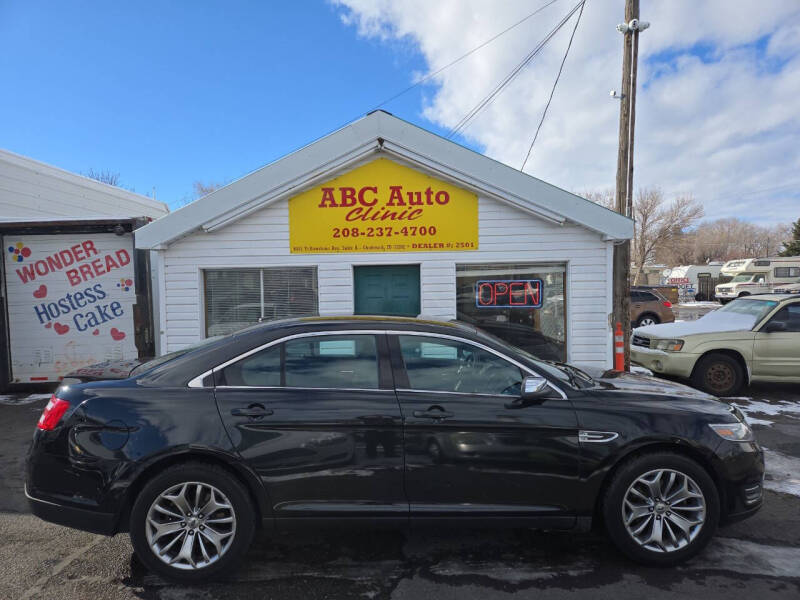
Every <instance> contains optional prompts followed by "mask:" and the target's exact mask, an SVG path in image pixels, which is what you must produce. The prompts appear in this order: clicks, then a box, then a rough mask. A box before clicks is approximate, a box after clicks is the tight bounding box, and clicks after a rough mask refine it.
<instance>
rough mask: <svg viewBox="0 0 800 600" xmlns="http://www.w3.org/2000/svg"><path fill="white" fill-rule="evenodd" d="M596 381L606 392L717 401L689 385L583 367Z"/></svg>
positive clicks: (647, 376) (598, 386) (634, 374)
mask: <svg viewBox="0 0 800 600" xmlns="http://www.w3.org/2000/svg"><path fill="white" fill-rule="evenodd" d="M580 369H581V370H582V371H585V372H586V373H587V374H588V375H590V376H591V377H592V379H594V381H595V385H596V387H597V388H600V389H601V390H604V391H621V392H635V393H637V394H646V395H648V396H669V397H671V398H687V399H692V400H716V399H717V398H716V397H715V396H712V395H710V394H706V393H705V392H701V391H699V390H696V389H694V388H691V387H689V386H688V385H683V384H681V383H675V382H673V381H667V380H666V379H660V378H658V377H652V376H650V375H638V374H636V373H626V372H621V371H612V370H608V371H606V370H603V369H599V368H596V367H583V366H581V367H580Z"/></svg>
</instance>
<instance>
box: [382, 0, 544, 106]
mask: <svg viewBox="0 0 800 600" xmlns="http://www.w3.org/2000/svg"><path fill="white" fill-rule="evenodd" d="M556 2H558V0H550V2H548V3H547V4H543V5H542V6H540V7H539V8H537V9H536V10H535V11H533V12H532V13H531V14H529V15H528V16H526V17H523V18H522V19H520V20H519V21H517V22H516V23H514V24H513V25H511V26H510V27H507V28H506V29H504V30H503V31H501V32H500V33H498V34H497V35H495V36H493V37H491V38H489V39H488V40H486V41H485V42H483V43H482V44H480V45H478V46H475V47H474V48H473V49H472V50H470V51H469V52H466V53H465V54H462V55H461V56H459V57H458V58H456V59H455V60H453V61H451V62H449V63H447V64H446V65H444V66H443V67H440V68H439V69H437V70H436V71H434V72H433V73H429V74H427V75H425V77H422V78H421V79H418V80H417V81H416V82H414V83H413V84H411V85H410V86H408V87H407V88H405V89H404V90H402V91H400V92H397V93H396V94H394V95H393V96H391V97H389V98H387V99H386V100H384V101H383V102H381V103H380V104H376V105H375V106H374V107H372V109H370V110H369V111H368V112H372V111H374V110H378V109H379V108H380V107H381V106H384V105H386V104H388V103H389V102H391V101H392V100H395V99H397V98H399V97H400V96H402V95H403V94H406V93H408V92H410V91H411V90H413V89H414V88H415V87H417V86H420V85H422V84H423V83H425V82H426V81H429V80H430V79H432V78H434V77H436V76H437V75H438V74H439V73H441V72H442V71H444V70H445V69H449V68H450V67H452V66H453V65H455V64H456V63H459V62H461V61H462V60H464V59H465V58H467V57H468V56H471V55H472V54H474V53H475V52H477V51H478V50H480V49H481V48H483V47H484V46H488V45H489V44H491V43H492V42H493V41H495V40H496V39H497V38H499V37H500V36H502V35H505V34H506V33H508V32H509V31H511V30H512V29H514V28H516V27H518V26H519V25H522V24H523V23H524V22H525V21H527V20H528V19H530V18H531V17H534V16H536V15H537V14H539V13H540V12H542V11H543V10H544V9H545V8H547V7H548V6H550V5H552V4H555V3H556Z"/></svg>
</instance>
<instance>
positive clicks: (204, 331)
mask: <svg viewBox="0 0 800 600" xmlns="http://www.w3.org/2000/svg"><path fill="white" fill-rule="evenodd" d="M271 269H311V270H312V276H311V277H312V280H313V282H314V284H315V286H316V291H317V302H316V308H315V312H314V313H312V314H310V315H308V314H304V315H297V316H319V300H320V295H319V265H318V264H314V263H301V264H296V265H286V264H268V265H255V266H243V265H230V264H225V265H201V266H198V267H197V283H198V289H199V294H200V332H199V333H200V337H201V338H202V339H207V338H208V337H209V335H208V328H209V323H208V294H207V289H208V285H207V281H208V272H209V271H258V272H259V287H260V290H259V295H260V298H259V302H258V304H259V310H260V312H261V313H262V315H263V314H264V306H265V303H264V293H263V292H264V276H265V272H266V271H270V270H271ZM279 318H281V319H282V318H286V317H279ZM289 318H292V317H289ZM270 320H272V319H269V318H266V316H265V315H264V316H261V317H259V319H258V321H256V323H263V322H267V321H270ZM256 323H252V324H251V325H255V324H256ZM231 333H235V331H234V332H231ZM214 337H216V336H214Z"/></svg>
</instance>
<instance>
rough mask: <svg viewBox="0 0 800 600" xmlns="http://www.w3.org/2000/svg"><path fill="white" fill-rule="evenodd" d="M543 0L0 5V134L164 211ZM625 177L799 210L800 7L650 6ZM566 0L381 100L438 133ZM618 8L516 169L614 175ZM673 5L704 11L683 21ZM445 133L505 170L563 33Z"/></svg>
mask: <svg viewBox="0 0 800 600" xmlns="http://www.w3.org/2000/svg"><path fill="white" fill-rule="evenodd" d="M546 2H547V0H498V1H497V2H488V1H486V0H436V1H435V2H432V1H431V0H327V1H326V0H296V1H293V2H279V1H272V2H259V1H256V0H251V1H247V2H245V1H244V0H226V1H222V0H219V1H211V0H196V1H189V0H182V1H169V2H153V1H148V0H137V1H136V2H112V1H106V2H101V1H93V2H88V1H81V0H71V1H70V2H62V1H54V0H49V1H36V0H0V73H2V82H3V84H4V85H3V87H2V92H1V93H0V147H1V148H5V149H8V150H11V151H12V152H16V153H19V154H22V155H26V156H30V157H33V158H35V159H38V160H42V161H44V162H47V163H50V164H53V165H56V166H59V167H61V168H64V169H67V170H70V171H74V172H86V171H87V170H89V169H94V170H98V171H100V170H109V171H111V172H118V173H119V174H120V176H121V183H122V185H123V186H124V187H128V188H133V189H135V191H137V192H139V193H145V194H150V193H151V191H152V188H153V187H155V188H156V195H157V197H158V199H159V200H162V201H165V202H168V203H169V204H170V205H171V206H172V207H173V208H174V207H176V206H179V205H180V204H182V203H185V202H186V201H188V200H189V199H190V197H191V194H192V184H193V182H195V181H201V182H204V183H209V182H229V181H232V180H235V179H238V178H239V177H241V176H243V175H245V174H247V173H249V172H251V171H253V170H254V169H257V168H259V167H261V166H263V165H264V164H267V163H269V162H271V161H273V160H275V159H277V158H280V157H281V156H283V155H285V154H287V153H288V152H291V151H292V150H294V149H296V148H298V147H300V146H302V145H305V144H307V143H309V142H311V141H313V140H315V139H317V138H319V137H321V136H323V135H325V134H326V133H328V132H330V131H332V130H333V129H336V128H337V127H340V126H341V125H343V124H344V123H346V122H348V121H349V120H351V119H353V118H356V117H358V116H360V115H362V114H364V113H365V112H366V111H368V110H370V109H371V108H373V107H374V106H375V105H376V104H377V103H379V102H380V101H382V100H384V99H386V98H388V97H390V96H392V95H393V94H395V93H396V92H398V91H400V90H402V89H404V88H405V87H407V86H408V85H409V83H410V82H411V81H413V80H414V77H415V75H416V74H419V73H426V72H428V70H429V69H431V70H435V69H437V68H439V67H441V66H442V65H444V64H447V63H449V62H450V61H452V60H453V59H455V58H457V57H459V56H461V55H462V54H464V53H466V52H467V51H469V50H471V49H472V48H474V47H475V46H477V45H478V44H480V43H481V42H484V41H486V40H488V39H489V38H491V37H493V36H494V35H495V34H497V33H498V32H500V31H502V30H504V29H506V28H507V27H509V26H510V25H511V24H513V23H515V22H517V21H519V20H520V19H522V18H523V17H525V16H526V15H529V14H530V13H531V12H533V11H534V10H535V9H537V8H539V7H541V6H542V5H544V4H546ZM642 4H643V6H642V12H643V14H642V18H643V19H646V20H650V21H651V22H652V26H651V28H650V29H648V30H647V31H645V32H644V33H643V34H642V37H641V42H640V49H639V54H640V59H641V61H640V71H639V83H640V88H639V94H638V96H637V121H636V122H637V132H636V171H635V180H634V186H635V187H636V188H637V189H638V188H640V187H644V186H657V187H660V188H661V189H662V190H664V192H665V195H666V196H667V197H668V198H673V197H676V196H680V195H692V196H694V197H695V198H696V199H698V200H699V201H700V202H701V203H702V204H703V205H704V206H705V209H706V218H707V219H713V218H719V217H740V218H744V219H747V220H753V221H756V222H760V223H764V224H771V223H788V222H790V221H794V220H795V219H796V218H797V217H798V210H800V175H798V174H799V173H800V154H799V153H798V152H797V140H798V139H800V119H798V114H799V113H798V109H797V106H798V103H797V98H798V97H800V5H798V3H797V0H771V4H770V9H769V10H764V9H763V7H762V6H761V5H760V4H759V3H741V4H737V7H736V9H735V10H731V8H730V4H729V2H728V0H704V2H702V3H697V2H696V1H695V0H669V1H666V0H665V1H663V2H652V3H650V2H648V3H642ZM573 5H574V2H573V0H558V1H557V2H555V3H553V4H552V5H549V6H547V7H546V8H545V9H543V10H542V11H541V13H540V14H537V15H536V16H535V17H534V18H532V19H530V20H526V21H525V22H524V23H523V24H522V25H521V26H520V27H518V28H515V29H514V30H513V31H511V32H509V33H507V34H505V35H504V36H502V37H501V38H499V39H498V40H497V41H495V42H493V43H492V44H490V45H488V46H486V47H485V48H483V49H481V50H480V51H478V52H476V53H475V54H473V55H470V56H469V58H467V59H466V60H464V61H462V62H459V63H458V64H457V65H456V66H454V67H453V68H451V69H448V70H447V71H445V72H444V73H442V74H441V75H440V76H437V77H436V78H434V80H432V81H431V82H430V83H431V84H430V85H425V86H421V87H420V88H417V89H415V90H413V91H412V92H410V93H408V94H406V95H404V96H403V97H401V98H399V99H397V100H395V101H393V102H392V103H391V104H389V105H387V106H386V107H384V108H385V109H386V110H389V111H390V112H392V113H394V114H395V115H397V116H399V117H401V118H404V119H406V120H409V121H411V122H414V123H417V124H419V125H421V126H422V127H425V128H427V129H430V130H432V131H434V132H436V133H446V132H447V131H449V129H450V128H451V127H453V126H454V125H455V124H456V123H458V122H459V120H460V119H461V118H462V117H463V116H464V115H465V114H467V113H468V111H469V110H470V109H472V108H473V107H474V106H475V105H476V103H477V102H479V101H480V100H481V99H482V98H483V97H484V95H485V94H486V93H487V92H488V91H489V90H490V89H491V88H492V87H493V86H494V85H495V84H496V83H497V82H498V81H499V80H500V79H501V78H502V77H503V76H505V75H506V74H507V73H508V72H509V71H510V69H511V68H512V67H513V66H514V65H515V64H516V63H518V62H519V60H520V58H521V57H522V56H524V55H525V54H527V53H528V52H529V51H530V50H531V48H532V47H533V46H534V45H535V43H536V42H537V41H538V40H540V39H541V38H542V36H543V35H545V33H546V32H547V31H549V30H550V28H551V27H552V26H553V25H554V24H555V23H556V22H557V21H558V20H559V19H560V18H561V17H562V16H563V15H564V14H565V13H566V12H567V11H568V10H569V8H570V7H571V6H573ZM621 6H622V3H621V1H620V0H589V1H588V2H587V4H586V9H585V11H584V14H583V18H582V21H581V24H580V28H579V29H578V31H577V35H576V37H575V43H574V45H573V47H572V49H571V53H570V55H569V60H568V61H567V63H566V66H565V69H564V73H563V76H562V77H561V79H560V82H559V87H558V89H557V91H556V94H555V96H554V98H553V103H552V106H551V107H550V109H549V112H548V114H547V119H546V121H545V122H544V126H543V127H542V130H541V134H540V136H539V138H538V139H537V142H536V147H535V148H534V150H533V153H532V155H531V160H530V161H529V162H528V164H527V166H526V169H525V170H526V172H528V173H530V174H532V175H535V176H537V177H539V178H541V179H543V180H545V181H548V182H550V183H553V184H555V185H558V186H561V187H563V188H565V189H568V190H570V191H575V192H578V193H582V192H588V191H594V190H603V189H608V188H611V187H613V183H614V174H615V170H616V143H617V130H618V114H619V104H618V101H617V100H612V99H610V98H609V95H608V92H609V90H610V89H618V88H619V84H620V61H621V46H622V44H621V38H620V36H619V34H618V33H617V32H616V29H615V27H616V24H617V23H618V22H619V21H620V20H621V16H622V15H621ZM687 11H692V12H693V14H695V17H696V18H695V21H694V22H697V23H713V27H687V26H686V21H685V18H686V17H685V15H686V14H687ZM571 24H572V22H570V27H566V28H564V29H562V30H561V31H560V32H559V33H558V34H557V35H556V36H555V37H554V38H553V40H552V41H551V43H550V44H548V45H547V46H546V47H545V48H544V50H543V51H542V52H541V53H540V54H539V55H537V57H536V59H535V60H534V61H533V62H532V63H531V64H530V65H529V66H528V67H526V68H525V69H524V70H523V71H522V72H521V74H520V76H519V77H518V78H517V79H515V80H514V82H513V83H512V84H511V85H510V86H508V88H506V90H505V91H504V92H503V94H502V95H500V96H498V97H497V99H496V100H495V101H494V102H493V103H492V104H491V105H490V106H489V107H488V108H487V110H486V111H484V112H482V113H481V115H480V116H479V117H478V118H476V119H475V120H474V121H473V122H472V123H470V126H469V128H468V129H467V130H466V132H465V133H464V137H460V138H457V141H459V142H462V143H465V144H467V145H469V146H470V147H472V148H474V149H478V150H480V151H483V152H485V153H486V154H487V155H488V156H491V157H492V158H495V159H498V160H501V161H503V162H505V163H507V164H509V165H511V166H514V167H517V168H518V167H519V166H520V164H521V163H522V159H523V157H524V156H525V154H526V151H527V149H528V146H529V144H530V140H531V139H532V135H533V131H535V129H536V125H537V123H538V122H539V119H540V118H541V114H542V109H543V107H544V105H545V103H546V100H547V97H548V95H549V92H550V89H551V86H552V82H553V78H554V76H555V73H556V71H557V69H558V65H559V64H560V61H561V59H562V57H563V52H564V49H565V47H566V41H567V39H568V37H569V33H570V30H571Z"/></svg>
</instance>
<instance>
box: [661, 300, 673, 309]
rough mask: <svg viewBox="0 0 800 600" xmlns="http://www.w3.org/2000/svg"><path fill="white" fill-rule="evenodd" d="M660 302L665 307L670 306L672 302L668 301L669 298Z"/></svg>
mask: <svg viewBox="0 0 800 600" xmlns="http://www.w3.org/2000/svg"><path fill="white" fill-rule="evenodd" d="M662 304H663V305H664V306H666V307H667V308H672V302H670V301H669V300H664V302H663V303H662Z"/></svg>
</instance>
